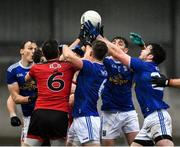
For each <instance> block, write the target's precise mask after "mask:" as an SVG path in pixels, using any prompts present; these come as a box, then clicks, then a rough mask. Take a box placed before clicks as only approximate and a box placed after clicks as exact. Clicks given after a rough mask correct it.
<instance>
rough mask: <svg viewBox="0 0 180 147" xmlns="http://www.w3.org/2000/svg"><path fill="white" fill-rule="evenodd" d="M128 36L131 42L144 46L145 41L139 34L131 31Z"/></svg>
mask: <svg viewBox="0 0 180 147" xmlns="http://www.w3.org/2000/svg"><path fill="white" fill-rule="evenodd" d="M129 37H130V39H131V41H132V43H133V44H135V45H138V46H140V47H144V46H145V42H144V40H143V39H142V37H141V36H140V35H139V34H137V33H134V32H131V33H130V36H129Z"/></svg>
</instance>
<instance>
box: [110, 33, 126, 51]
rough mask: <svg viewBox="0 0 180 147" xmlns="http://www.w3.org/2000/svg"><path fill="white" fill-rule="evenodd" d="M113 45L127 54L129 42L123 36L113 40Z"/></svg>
mask: <svg viewBox="0 0 180 147" xmlns="http://www.w3.org/2000/svg"><path fill="white" fill-rule="evenodd" d="M112 43H113V44H115V45H116V46H117V47H119V49H121V50H123V51H124V52H125V53H127V52H128V46H129V43H128V41H127V40H126V39H125V38H124V37H121V36H116V37H114V38H113V39H112Z"/></svg>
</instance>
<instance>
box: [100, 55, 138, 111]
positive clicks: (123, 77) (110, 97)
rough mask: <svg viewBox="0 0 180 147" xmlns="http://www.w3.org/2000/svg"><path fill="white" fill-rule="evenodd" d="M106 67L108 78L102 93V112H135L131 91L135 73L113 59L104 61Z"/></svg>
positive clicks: (109, 58) (108, 58) (107, 58)
mask: <svg viewBox="0 0 180 147" xmlns="http://www.w3.org/2000/svg"><path fill="white" fill-rule="evenodd" d="M104 66H105V67H106V70H107V72H108V78H107V80H106V82H105V83H104V89H102V91H101V97H102V107H101V110H103V111H111V112H113V111H130V110H134V109H135V108H134V105H133V101H132V91H131V88H132V79H133V72H132V71H130V69H128V68H127V66H125V65H123V64H122V63H120V62H119V61H116V60H114V59H113V58H112V57H106V58H105V59H104Z"/></svg>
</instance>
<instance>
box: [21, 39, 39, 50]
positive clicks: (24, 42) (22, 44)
mask: <svg viewBox="0 0 180 147" xmlns="http://www.w3.org/2000/svg"><path fill="white" fill-rule="evenodd" d="M27 42H31V43H35V44H37V43H36V41H34V40H26V41H23V42H22V43H21V45H20V49H23V48H24V46H25V44H26V43H27Z"/></svg>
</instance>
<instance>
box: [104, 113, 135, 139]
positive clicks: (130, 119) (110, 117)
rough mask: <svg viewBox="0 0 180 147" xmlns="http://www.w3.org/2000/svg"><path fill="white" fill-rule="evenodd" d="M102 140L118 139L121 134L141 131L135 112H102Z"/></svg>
mask: <svg viewBox="0 0 180 147" xmlns="http://www.w3.org/2000/svg"><path fill="white" fill-rule="evenodd" d="M101 123H102V128H101V137H102V139H116V138H117V137H118V136H120V135H121V133H122V132H123V133H131V132H138V131H139V121H138V116H137V113H136V111H135V110H132V111H128V112H116V113H114V112H109V111H102V114H101Z"/></svg>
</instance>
